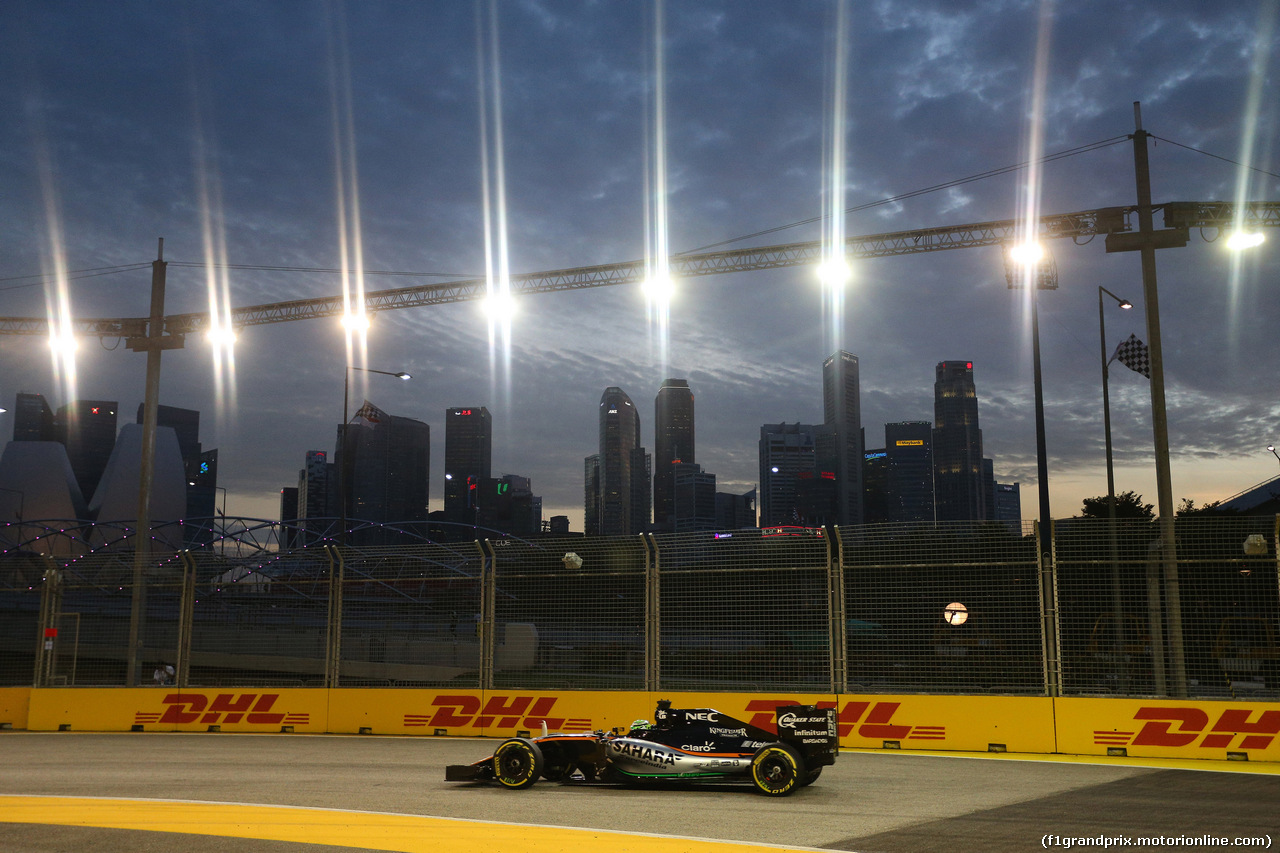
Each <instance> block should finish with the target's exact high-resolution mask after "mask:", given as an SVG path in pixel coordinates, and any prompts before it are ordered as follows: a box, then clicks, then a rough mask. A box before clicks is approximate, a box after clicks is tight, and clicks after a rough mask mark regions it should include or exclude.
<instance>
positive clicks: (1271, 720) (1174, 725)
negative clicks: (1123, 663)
mask: <svg viewBox="0 0 1280 853" xmlns="http://www.w3.org/2000/svg"><path fill="white" fill-rule="evenodd" d="M1255 713H1256V718H1255ZM1133 719H1134V720H1135V721H1142V727H1141V728H1140V729H1137V730H1136V731H1120V730H1119V729H1111V730H1106V729H1095V730H1094V732H1093V742H1094V743H1095V744H1098V745H1099V746H1121V747H1128V746H1195V747H1196V748H1197V749H1230V748H1231V747H1232V746H1235V747H1236V748H1238V749H1267V748H1268V747H1270V746H1271V743H1272V741H1274V740H1275V739H1276V736H1277V735H1280V711H1257V712H1255V711H1253V710H1251V709H1248V708H1227V709H1226V710H1224V711H1223V712H1222V713H1221V714H1220V715H1218V719H1217V721H1216V722H1214V724H1213V725H1212V726H1210V725H1209V714H1208V713H1207V712H1206V711H1204V710H1202V709H1200V708H1167V707H1163V706H1159V705H1151V706H1146V705H1144V706H1143V707H1141V708H1139V709H1138V710H1137V711H1136V712H1135V713H1134V715H1133ZM1237 738H1239V740H1237Z"/></svg>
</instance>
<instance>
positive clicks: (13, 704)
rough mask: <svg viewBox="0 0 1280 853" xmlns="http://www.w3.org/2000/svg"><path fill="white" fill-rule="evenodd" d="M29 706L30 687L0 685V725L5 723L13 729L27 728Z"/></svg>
mask: <svg viewBox="0 0 1280 853" xmlns="http://www.w3.org/2000/svg"><path fill="white" fill-rule="evenodd" d="M30 707H31V688H30V687H0V725H4V724H7V725H8V726H9V727H10V728H14V729H25V728H27V715H28V709H29V708H30Z"/></svg>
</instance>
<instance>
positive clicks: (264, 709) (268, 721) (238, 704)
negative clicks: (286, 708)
mask: <svg viewBox="0 0 1280 853" xmlns="http://www.w3.org/2000/svg"><path fill="white" fill-rule="evenodd" d="M279 698H280V694H279V693H216V694H213V697H212V701H210V697H209V696H207V695H205V694H203V693H169V694H167V695H166V696H165V697H164V698H163V699H161V700H160V704H162V705H167V706H168V707H167V708H165V709H164V711H163V712H160V713H157V712H154V711H138V712H137V713H136V714H134V718H133V721H134V722H135V723H156V724H161V725H163V724H174V725H190V724H192V723H198V724H200V725H221V724H227V725H231V724H234V723H240V722H244V723H248V724H250V725H255V726H278V725H281V724H284V725H306V724H307V723H308V722H310V721H311V715H310V714H308V713H302V714H297V713H281V712H279V711H275V710H274V707H275V704H276V700H277V699H279Z"/></svg>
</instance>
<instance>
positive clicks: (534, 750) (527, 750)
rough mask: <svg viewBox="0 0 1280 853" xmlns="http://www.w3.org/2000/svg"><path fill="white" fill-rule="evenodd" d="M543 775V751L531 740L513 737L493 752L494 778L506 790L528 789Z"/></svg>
mask: <svg viewBox="0 0 1280 853" xmlns="http://www.w3.org/2000/svg"><path fill="white" fill-rule="evenodd" d="M541 775H542V750H541V749H539V748H538V745H537V744H536V743H534V742H533V741H531V740H528V739H526V738H520V737H513V738H511V739H510V740H504V741H503V742H502V743H500V744H498V748H497V749H495V750H494V751H493V778H494V779H496V780H497V782H498V784H500V785H502V786H503V787H504V788H512V789H517V790H518V789H520V788H528V787H529V786H530V785H532V784H533V783H534V782H537V781H538V777H539V776H541Z"/></svg>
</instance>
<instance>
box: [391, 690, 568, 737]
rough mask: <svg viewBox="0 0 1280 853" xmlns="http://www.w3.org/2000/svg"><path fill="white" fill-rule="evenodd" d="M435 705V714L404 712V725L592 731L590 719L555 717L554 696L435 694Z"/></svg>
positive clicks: (433, 702)
mask: <svg viewBox="0 0 1280 853" xmlns="http://www.w3.org/2000/svg"><path fill="white" fill-rule="evenodd" d="M431 704H432V705H434V706H436V708H437V709H438V710H436V711H435V712H434V713H432V714H405V715H404V725H405V728H422V727H428V726H429V727H431V728H455V729H456V728H473V729H487V728H490V727H494V726H496V727H497V728H502V729H514V728H526V729H530V730H532V729H538V728H541V727H542V724H543V723H544V722H545V723H546V724H547V728H548V729H551V730H558V731H566V732H571V731H579V732H588V731H591V720H590V719H566V718H565V717H552V716H550V714H551V709H552V708H553V707H555V704H556V700H555V698H554V697H552V696H543V697H540V698H539V697H534V696H501V695H500V696H490V697H489V701H488V702H483V703H482V702H481V701H480V697H479V696H464V695H458V696H450V695H442V696H436V697H435V698H433V699H432V700H431Z"/></svg>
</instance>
